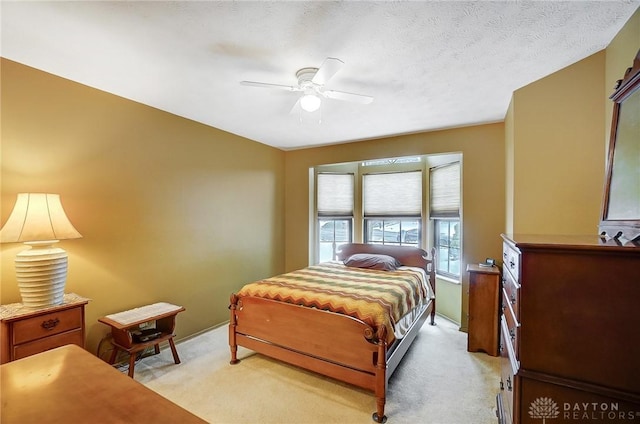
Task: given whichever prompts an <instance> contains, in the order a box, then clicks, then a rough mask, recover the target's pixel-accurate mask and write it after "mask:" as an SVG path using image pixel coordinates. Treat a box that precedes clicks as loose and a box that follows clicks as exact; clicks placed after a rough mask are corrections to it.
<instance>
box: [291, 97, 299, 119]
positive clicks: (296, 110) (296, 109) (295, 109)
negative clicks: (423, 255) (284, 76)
mask: <svg viewBox="0 0 640 424" xmlns="http://www.w3.org/2000/svg"><path fill="white" fill-rule="evenodd" d="M301 98H302V97H298V101H297V102H296V104H294V105H293V107H292V108H291V110H290V111H289V114H290V115H293V114H300V113H301V112H302V106H300V99H301Z"/></svg>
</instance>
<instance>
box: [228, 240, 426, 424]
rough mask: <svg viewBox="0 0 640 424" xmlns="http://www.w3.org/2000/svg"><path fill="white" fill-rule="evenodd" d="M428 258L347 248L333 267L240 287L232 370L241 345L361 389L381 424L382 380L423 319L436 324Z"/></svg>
mask: <svg viewBox="0 0 640 424" xmlns="http://www.w3.org/2000/svg"><path fill="white" fill-rule="evenodd" d="M434 257H435V249H433V250H432V251H431V255H430V256H429V255H428V254H427V252H426V251H424V250H422V249H419V248H415V247H410V246H389V245H375V244H360V243H349V244H345V245H342V246H340V247H339V249H338V261H332V262H327V263H323V264H319V265H314V266H310V267H307V268H303V269H301V270H296V271H293V272H291V273H286V274H282V275H280V276H276V277H272V278H268V279H265V280H260V281H256V282H253V283H250V284H247V285H245V286H244V287H243V288H242V289H241V290H240V291H238V292H237V293H234V294H232V295H231V302H230V303H231V304H230V307H229V309H230V312H231V316H230V320H229V346H230V349H231V364H237V363H238V362H239V359H238V357H237V351H238V346H242V347H245V348H247V349H250V350H253V351H255V352H258V353H261V354H264V355H266V356H269V357H272V358H275V359H278V360H281V361H284V362H286V363H289V364H292V365H296V366H299V367H302V368H305V369H307V370H310V371H314V372H317V373H319V374H322V375H325V376H328V377H331V378H335V379H337V380H341V381H344V382H347V383H349V384H353V385H355V386H358V387H362V388H364V389H366V390H369V391H372V392H373V393H374V395H375V398H376V411H375V412H374V413H373V420H374V421H376V422H378V423H383V422H385V421H386V416H385V414H384V408H385V402H386V391H387V385H388V383H389V378H390V377H391V375H392V374H393V372H394V370H395V369H396V367H397V366H398V364H399V363H400V361H401V359H402V357H403V356H404V354H405V353H406V352H407V350H408V349H409V346H410V345H411V343H412V342H413V340H414V339H415V337H416V335H417V333H418V331H419V330H420V328H421V327H422V325H423V324H424V323H425V322H426V321H427V319H429V320H430V324H431V325H434V324H435V271H434ZM360 290H364V292H362V291H360Z"/></svg>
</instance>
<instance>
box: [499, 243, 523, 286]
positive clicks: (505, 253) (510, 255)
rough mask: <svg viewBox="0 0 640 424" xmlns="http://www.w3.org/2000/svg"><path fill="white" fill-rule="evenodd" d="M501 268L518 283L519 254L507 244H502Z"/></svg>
mask: <svg viewBox="0 0 640 424" xmlns="http://www.w3.org/2000/svg"><path fill="white" fill-rule="evenodd" d="M502 261H503V265H504V266H503V268H504V269H505V270H507V271H509V273H510V274H511V275H512V276H513V279H514V280H515V281H520V253H519V252H518V251H517V250H515V248H514V247H513V246H511V245H510V244H509V243H506V242H505V243H502Z"/></svg>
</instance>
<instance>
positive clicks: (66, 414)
mask: <svg viewBox="0 0 640 424" xmlns="http://www.w3.org/2000/svg"><path fill="white" fill-rule="evenodd" d="M0 388H1V396H2V411H1V412H0V421H1V422H2V423H3V424H23V423H38V424H49V423H51V424H53V423H65V424H66V423H83V422H103V423H136V424H139V423H167V424H168V423H181V424H187V423H199V424H202V423H206V421H204V420H202V419H200V418H198V417H197V416H195V415H193V414H192V413H190V412H189V411H187V410H186V409H183V408H181V407H179V406H178V405H176V404H175V403H173V402H170V401H169V400H167V399H166V398H164V397H162V396H160V395H159V394H157V393H156V392H154V391H152V390H151V389H148V388H147V387H145V386H143V385H142V384H140V383H138V382H137V381H135V380H133V379H131V378H128V377H127V376H125V375H124V374H122V373H120V372H119V371H117V370H116V369H114V368H113V367H111V366H110V365H108V364H106V363H105V362H104V361H102V360H100V359H98V358H97V357H95V356H93V355H92V354H90V353H89V352H87V351H86V350H84V349H82V348H80V347H79V346H76V345H66V346H63V347H59V348H56V349H53V350H49V351H46V352H42V353H38V354H36V355H33V356H29V357H27V358H23V359H19V360H17V361H13V362H9V363H6V364H3V365H2V366H0Z"/></svg>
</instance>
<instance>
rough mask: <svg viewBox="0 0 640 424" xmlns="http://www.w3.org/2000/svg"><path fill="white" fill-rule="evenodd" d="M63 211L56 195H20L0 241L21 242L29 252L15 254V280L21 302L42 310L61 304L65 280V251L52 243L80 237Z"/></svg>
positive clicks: (3, 228) (0, 234) (66, 260)
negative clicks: (28, 247) (26, 246)
mask: <svg viewBox="0 0 640 424" xmlns="http://www.w3.org/2000/svg"><path fill="white" fill-rule="evenodd" d="M80 237H82V235H80V233H79V232H78V231H77V230H76V229H75V228H74V227H73V225H72V224H71V222H69V219H68V218H67V215H66V214H65V213H64V209H62V204H61V203H60V196H59V195H57V194H43V193H20V194H18V200H17V201H16V204H15V206H14V207H13V211H11V215H9V219H7V222H6V223H5V225H4V227H2V230H0V242H2V243H11V242H23V243H25V244H28V245H30V246H31V248H30V249H27V250H25V251H22V252H20V253H18V254H17V255H16V262H15V264H16V280H17V281H18V288H19V289H20V296H21V297H22V303H23V304H24V306H26V307H28V308H43V307H48V306H51V305H59V304H61V303H63V299H64V288H65V285H66V281H67V265H68V259H67V252H65V251H64V250H62V249H61V248H59V247H54V246H53V244H55V243H57V242H58V240H64V239H74V238H80Z"/></svg>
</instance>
